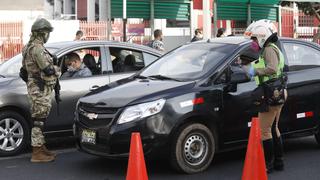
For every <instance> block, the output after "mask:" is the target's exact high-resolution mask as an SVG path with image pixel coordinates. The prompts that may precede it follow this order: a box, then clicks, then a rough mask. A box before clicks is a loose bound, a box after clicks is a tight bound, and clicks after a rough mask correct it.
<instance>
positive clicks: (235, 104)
mask: <svg viewBox="0 0 320 180" xmlns="http://www.w3.org/2000/svg"><path fill="white" fill-rule="evenodd" d="M248 49H249V47H244V48H243V49H242V50H241V51H240V52H238V53H236V55H235V57H234V58H233V59H232V61H231V62H230V63H228V65H226V67H225V69H224V71H223V73H222V74H221V75H220V77H219V78H218V79H217V81H216V83H221V84H223V85H224V86H225V88H224V94H223V108H222V110H221V115H222V118H223V123H222V128H221V129H223V131H222V134H223V135H222V136H221V137H223V140H222V141H223V142H224V143H225V145H228V144H230V143H243V142H246V141H247V139H248V135H249V130H250V126H251V119H252V117H255V116H257V113H258V112H257V110H256V109H255V108H254V107H253V105H252V103H251V102H252V101H251V92H252V91H253V90H254V89H255V88H256V87H257V86H256V84H255V81H254V79H252V80H251V81H249V82H243V83H238V84H234V83H230V76H231V74H232V73H236V71H242V72H243V73H246V70H245V69H246V67H245V66H247V65H249V64H250V62H246V63H245V64H241V61H242V62H244V60H241V59H240V55H241V54H242V53H244V52H245V51H247V50H248Z"/></svg>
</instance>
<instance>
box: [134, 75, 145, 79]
mask: <svg viewBox="0 0 320 180" xmlns="http://www.w3.org/2000/svg"><path fill="white" fill-rule="evenodd" d="M133 78H138V79H147V77H145V76H141V75H140V74H137V75H134V76H133Z"/></svg>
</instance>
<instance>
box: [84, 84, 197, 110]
mask: <svg viewBox="0 0 320 180" xmlns="http://www.w3.org/2000/svg"><path fill="white" fill-rule="evenodd" d="M194 84H195V82H193V81H192V82H190V81H189V82H178V81H173V80H151V79H129V78H128V79H124V80H120V81H117V82H114V83H111V84H108V85H106V86H104V87H101V88H99V89H98V90H97V91H94V92H91V93H89V94H87V95H86V96H84V97H82V98H80V100H79V102H80V103H85V104H87V105H89V104H90V105H92V106H100V107H101V106H104V107H116V108H119V107H124V106H127V105H133V104H139V103H143V102H148V101H152V100H157V99H160V98H168V97H169V96H173V95H176V94H177V93H182V92H183V90H190V89H192V87H193V86H194Z"/></svg>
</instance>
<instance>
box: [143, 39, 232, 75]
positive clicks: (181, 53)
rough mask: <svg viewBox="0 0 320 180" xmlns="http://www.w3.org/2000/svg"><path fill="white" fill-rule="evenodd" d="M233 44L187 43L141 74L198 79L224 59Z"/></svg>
mask: <svg viewBox="0 0 320 180" xmlns="http://www.w3.org/2000/svg"><path fill="white" fill-rule="evenodd" d="M233 46H235V45H229V44H212V43H196V44H193V43H192V44H189V45H185V46H182V47H180V48H178V49H176V50H174V51H171V52H169V53H168V54H166V55H164V56H163V57H161V58H160V59H159V60H158V61H156V62H155V63H153V64H151V65H150V66H148V67H147V68H146V69H145V70H144V71H143V72H142V73H141V74H140V75H141V76H144V77H149V76H156V75H158V76H159V75H160V76H164V77H168V78H172V79H178V80H181V81H188V80H196V79H198V78H200V77H202V76H203V75H204V74H206V73H207V72H209V71H210V70H211V69H212V68H213V67H214V66H215V65H217V63H219V62H220V61H221V60H223V59H224V58H225V57H226V55H227V54H228V53H230V48H232V47H233Z"/></svg>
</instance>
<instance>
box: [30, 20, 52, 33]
mask: <svg viewBox="0 0 320 180" xmlns="http://www.w3.org/2000/svg"><path fill="white" fill-rule="evenodd" d="M42 31H48V32H52V31H53V27H52V26H51V24H50V22H49V21H48V20H46V19H44V18H40V19H37V20H36V21H35V22H34V23H33V25H32V27H31V32H42Z"/></svg>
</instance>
